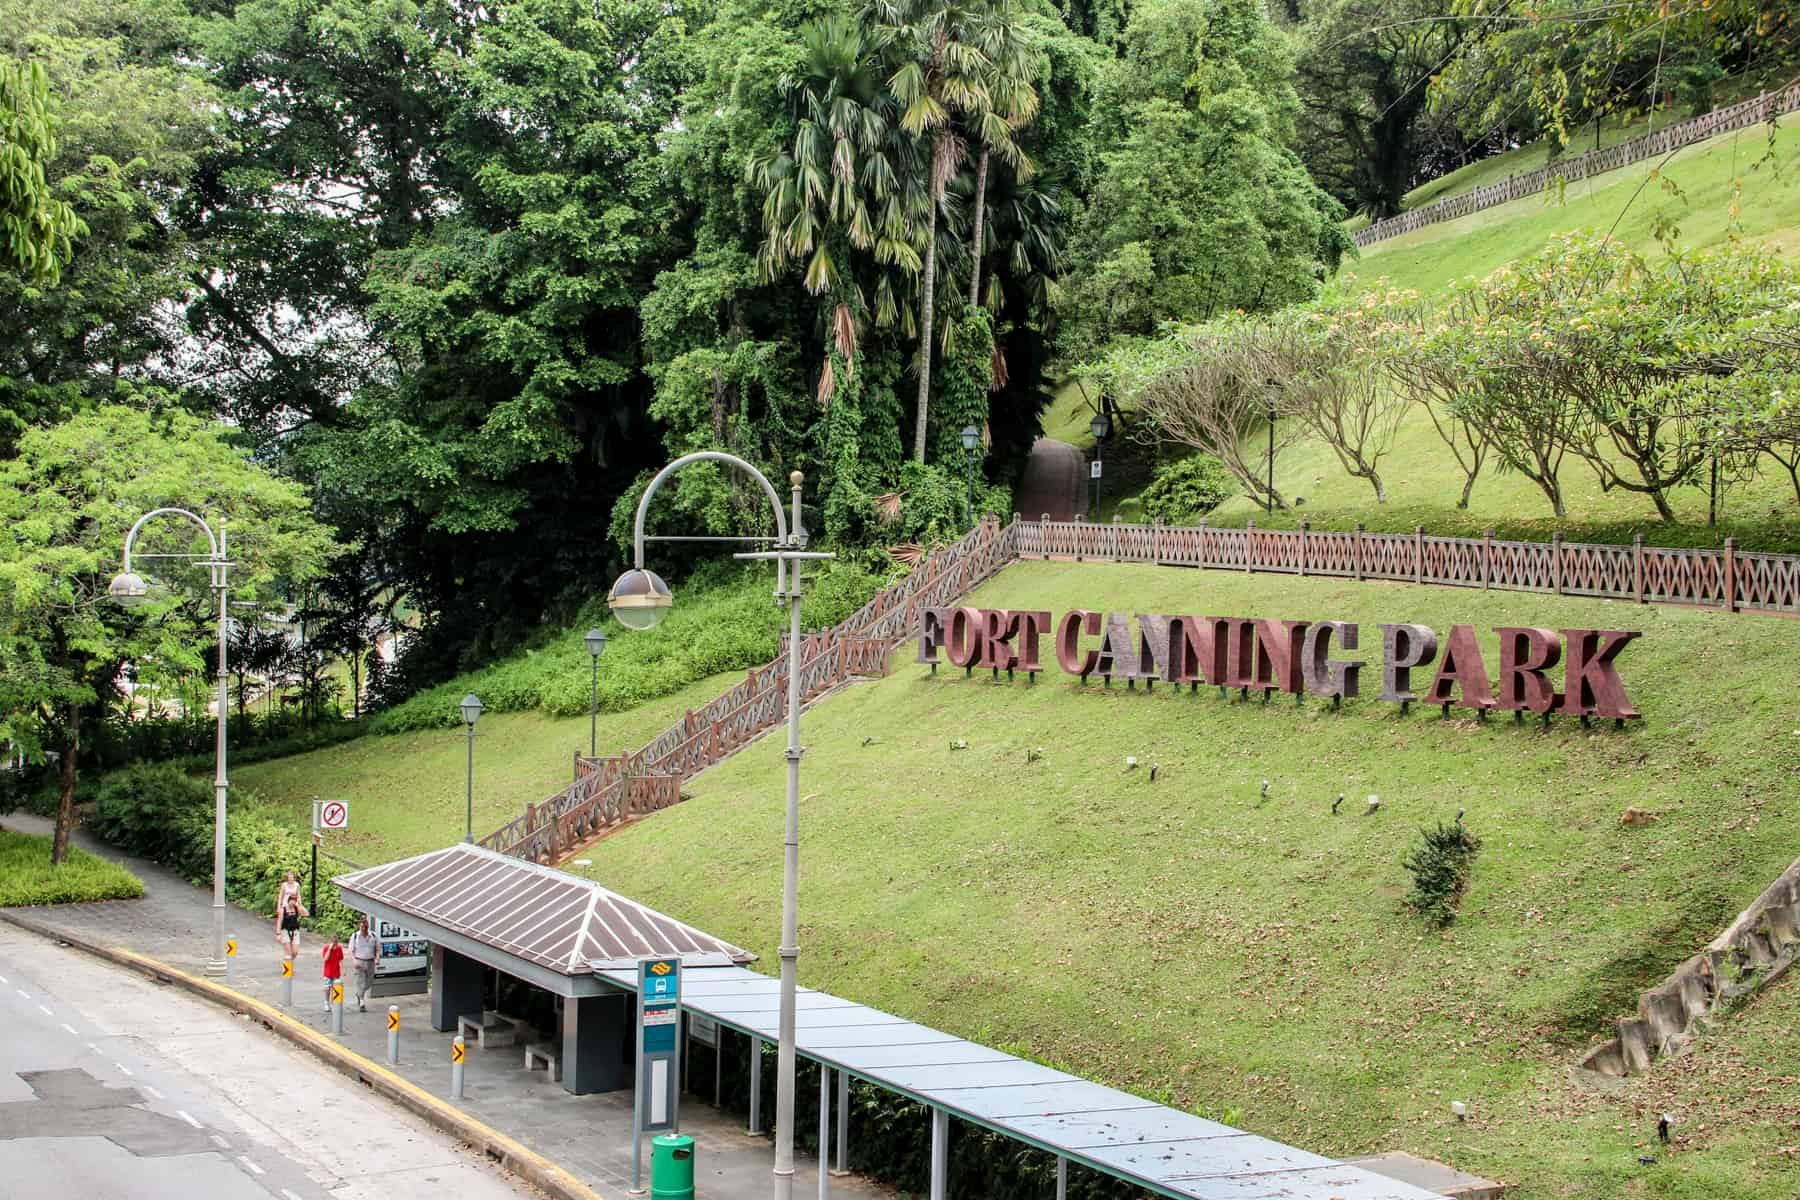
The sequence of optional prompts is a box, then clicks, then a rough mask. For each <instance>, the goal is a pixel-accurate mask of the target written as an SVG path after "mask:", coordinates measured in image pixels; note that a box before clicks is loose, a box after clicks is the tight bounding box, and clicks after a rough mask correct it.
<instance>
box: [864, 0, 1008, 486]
mask: <svg viewBox="0 0 1800 1200" xmlns="http://www.w3.org/2000/svg"><path fill="white" fill-rule="evenodd" d="M991 9H992V3H991V2H990V0H870V3H869V6H868V8H867V9H866V10H865V11H866V13H867V14H868V16H869V18H870V25H871V34H872V38H871V40H872V42H873V44H874V45H875V46H876V48H877V49H879V50H880V51H881V52H882V54H883V56H884V58H885V59H886V60H887V63H888V65H889V67H890V70H889V73H888V76H887V89H888V92H889V94H891V95H892V96H893V98H894V100H895V101H896V103H897V104H898V105H899V115H898V123H899V125H900V128H901V129H903V130H905V131H906V133H907V134H908V135H910V136H911V137H912V138H914V139H915V140H916V141H918V142H920V143H923V144H924V145H925V146H926V163H927V175H926V184H927V197H926V200H927V203H926V210H925V212H926V216H925V226H926V227H925V263H924V271H923V278H922V279H921V280H920V284H919V288H920V291H919V403H918V410H917V415H916V417H915V419H914V425H913V459H914V460H915V461H917V462H921V463H922V462H924V461H925V432H926V427H927V423H928V420H929V416H930V408H931V351H932V342H931V339H932V332H933V325H934V319H935V315H936V301H937V296H936V292H937V236H938V214H939V210H940V209H941V208H942V207H943V204H944V191H945V187H946V185H947V184H948V183H949V180H950V177H951V176H952V175H954V174H955V173H956V170H957V168H958V167H959V166H960V165H961V164H962V161H963V159H964V157H965V156H966V145H965V143H964V141H963V138H962V136H961V134H960V132H959V128H958V122H959V119H960V121H961V122H962V124H963V125H965V126H967V125H971V124H974V123H977V122H979V120H980V118H981V116H982V114H984V113H986V112H988V111H989V110H990V109H991V108H992V97H991V94H990V92H989V83H990V79H991V76H992V73H993V70H992V62H991V60H990V59H989V57H988V50H990V49H993V48H994V47H995V37H994V35H993V32H992V24H993V22H992V21H991V19H990V14H991ZM1008 141H1009V144H1011V143H1010V139H1008ZM996 149H1000V148H999V147H996ZM1014 152H1016V145H1014ZM1007 153H1008V151H1006V150H1001V155H1002V157H1005V156H1006V154H1007Z"/></svg>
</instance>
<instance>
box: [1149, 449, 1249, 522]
mask: <svg viewBox="0 0 1800 1200" xmlns="http://www.w3.org/2000/svg"><path fill="white" fill-rule="evenodd" d="M1236 494H1237V485H1236V484H1234V483H1233V482H1232V479H1231V475H1230V473H1228V472H1227V471H1226V470H1225V468H1224V466H1223V465H1222V464H1221V463H1220V462H1219V460H1218V459H1216V458H1214V457H1213V456H1212V455H1210V454H1193V455H1189V456H1188V457H1187V458H1184V459H1182V460H1181V461H1180V462H1175V463H1171V464H1169V465H1168V466H1166V467H1164V468H1163V469H1162V470H1160V471H1158V472H1157V473H1156V478H1155V479H1154V480H1152V481H1151V483H1150V486H1149V487H1147V488H1145V489H1144V492H1143V495H1142V496H1141V497H1139V500H1140V501H1141V503H1142V505H1143V515H1144V516H1146V517H1149V518H1150V519H1151V520H1153V521H1162V522H1163V523H1164V524H1166V525H1188V524H1192V523H1193V522H1195V521H1198V520H1199V519H1200V518H1201V517H1204V516H1205V515H1206V514H1207V513H1209V512H1211V511H1212V510H1213V509H1215V508H1217V507H1219V505H1221V504H1223V503H1225V501H1227V500H1229V499H1230V498H1231V497H1232V496H1234V495H1236ZM1122 514H1123V506H1121V515H1122Z"/></svg>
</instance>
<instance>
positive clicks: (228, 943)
mask: <svg viewBox="0 0 1800 1200" xmlns="http://www.w3.org/2000/svg"><path fill="white" fill-rule="evenodd" d="M225 957H226V958H236V957H237V939H236V938H226V939H225Z"/></svg>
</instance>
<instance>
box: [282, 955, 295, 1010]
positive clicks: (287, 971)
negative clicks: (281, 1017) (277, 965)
mask: <svg viewBox="0 0 1800 1200" xmlns="http://www.w3.org/2000/svg"><path fill="white" fill-rule="evenodd" d="M281 1003H282V1007H284V1008H292V1007H294V960H293V959H291V958H284V959H282V960H281Z"/></svg>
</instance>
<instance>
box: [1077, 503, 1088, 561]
mask: <svg viewBox="0 0 1800 1200" xmlns="http://www.w3.org/2000/svg"><path fill="white" fill-rule="evenodd" d="M1086 523H1087V514H1086V513H1076V514H1075V561H1076V562H1080V561H1081V527H1082V526H1083V525H1085V524H1086Z"/></svg>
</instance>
